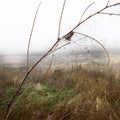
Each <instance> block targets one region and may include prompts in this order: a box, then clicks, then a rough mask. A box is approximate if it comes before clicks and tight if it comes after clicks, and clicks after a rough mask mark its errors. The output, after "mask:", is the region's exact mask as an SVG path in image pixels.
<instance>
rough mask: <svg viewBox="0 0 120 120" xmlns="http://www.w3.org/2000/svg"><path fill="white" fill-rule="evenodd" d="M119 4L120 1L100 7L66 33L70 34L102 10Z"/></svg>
mask: <svg viewBox="0 0 120 120" xmlns="http://www.w3.org/2000/svg"><path fill="white" fill-rule="evenodd" d="M118 5H120V2H119V3H115V4H112V5H109V6H106V7H104V8H102V9H100V10H99V11H97V12H95V13H93V14H92V15H90V16H88V17H87V18H85V19H84V20H83V21H81V22H80V23H78V24H77V25H76V26H75V27H74V28H73V29H72V30H70V31H69V32H68V33H67V34H66V35H68V34H69V33H70V32H72V31H74V30H75V29H76V28H78V27H79V26H80V25H81V24H83V23H85V22H86V21H87V20H89V19H90V18H92V17H94V16H96V15H98V14H99V13H100V12H102V11H104V10H106V9H108V8H111V7H115V6H118ZM66 35H64V36H66ZM64 36H62V37H61V38H60V39H62V38H64Z"/></svg>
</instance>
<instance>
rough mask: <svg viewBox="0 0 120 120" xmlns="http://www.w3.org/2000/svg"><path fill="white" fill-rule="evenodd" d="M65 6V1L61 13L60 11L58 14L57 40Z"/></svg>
mask: <svg viewBox="0 0 120 120" xmlns="http://www.w3.org/2000/svg"><path fill="white" fill-rule="evenodd" d="M65 4H66V0H64V3H63V7H62V11H61V14H60V20H59V26H58V38H60V28H61V22H62V17H63V12H64V8H65Z"/></svg>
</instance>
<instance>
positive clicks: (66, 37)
mask: <svg viewBox="0 0 120 120" xmlns="http://www.w3.org/2000/svg"><path fill="white" fill-rule="evenodd" d="M73 35H74V32H73V31H71V32H70V33H68V34H67V35H65V36H64V38H65V40H68V41H71V38H72V36H73Z"/></svg>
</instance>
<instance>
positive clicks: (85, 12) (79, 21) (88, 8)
mask: <svg viewBox="0 0 120 120" xmlns="http://www.w3.org/2000/svg"><path fill="white" fill-rule="evenodd" d="M94 3H95V2H93V3H91V4H90V5H88V6H87V7H86V9H85V10H84V12H83V14H82V15H81V18H80V21H79V23H80V22H81V21H82V18H83V16H84V15H85V13H86V11H87V10H88V9H89V8H90V7H91V6H92V5H93V4H94Z"/></svg>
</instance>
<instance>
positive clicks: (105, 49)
mask: <svg viewBox="0 0 120 120" xmlns="http://www.w3.org/2000/svg"><path fill="white" fill-rule="evenodd" d="M75 33H76V34H80V35H82V36H85V37H87V38H90V39H92V40H94V41H95V42H97V43H98V44H99V45H100V46H101V47H102V48H103V49H104V51H105V53H106V55H107V58H108V62H107V66H106V69H108V67H109V64H110V56H109V53H108V51H107V50H106V48H105V47H104V45H102V44H101V43H100V42H99V41H98V40H96V39H95V38H93V37H91V36H89V35H86V34H83V33H79V32H75Z"/></svg>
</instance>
